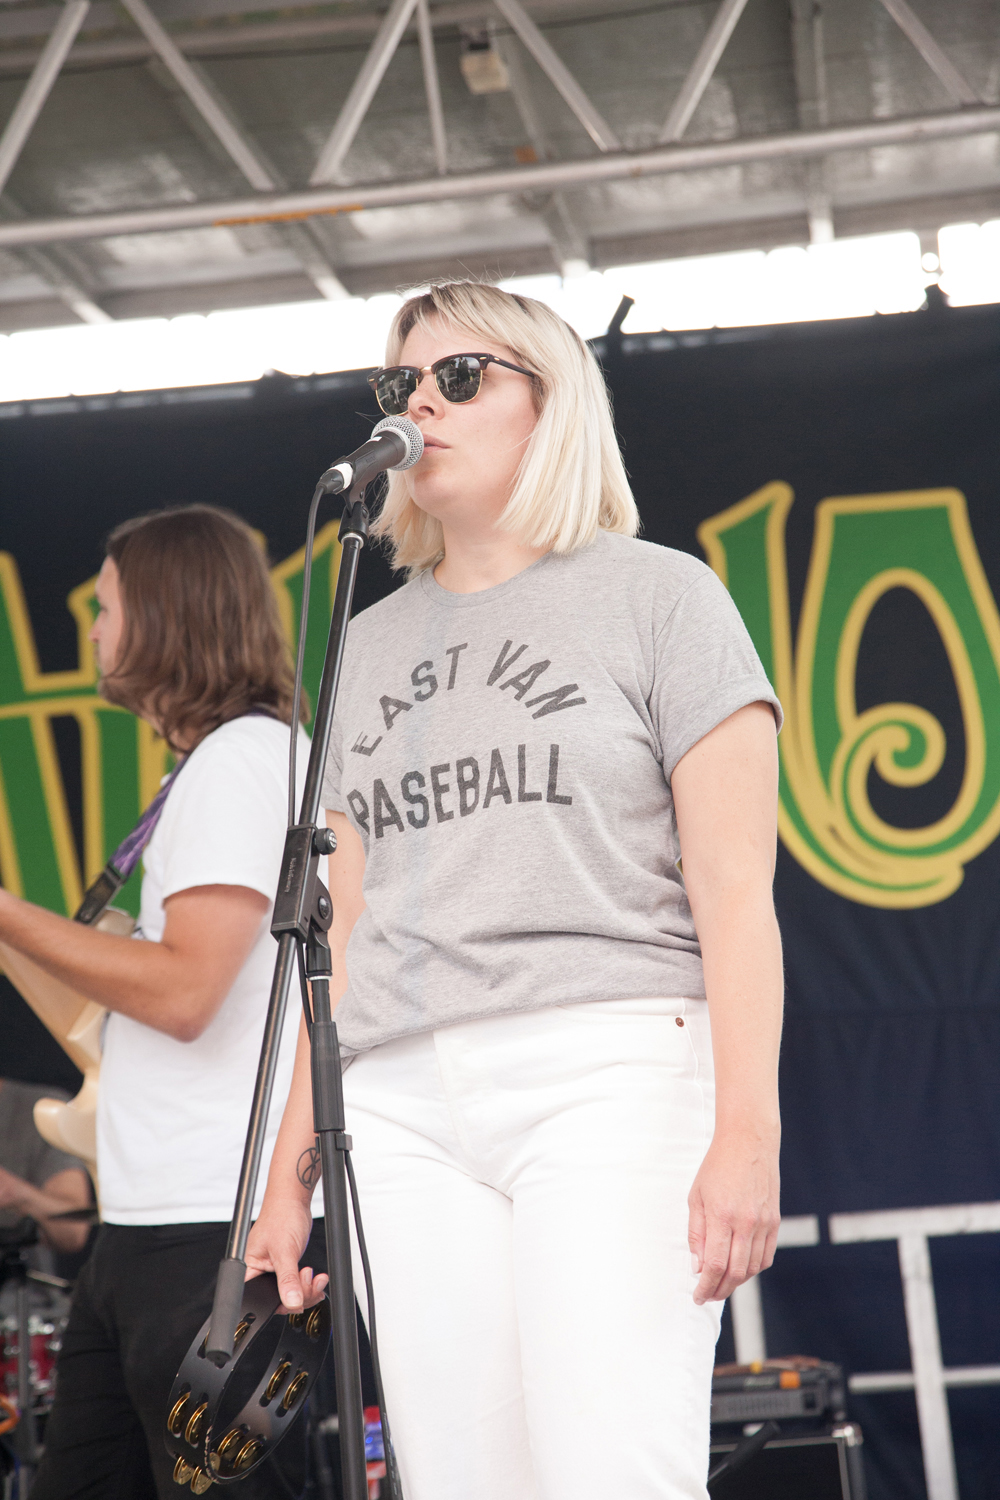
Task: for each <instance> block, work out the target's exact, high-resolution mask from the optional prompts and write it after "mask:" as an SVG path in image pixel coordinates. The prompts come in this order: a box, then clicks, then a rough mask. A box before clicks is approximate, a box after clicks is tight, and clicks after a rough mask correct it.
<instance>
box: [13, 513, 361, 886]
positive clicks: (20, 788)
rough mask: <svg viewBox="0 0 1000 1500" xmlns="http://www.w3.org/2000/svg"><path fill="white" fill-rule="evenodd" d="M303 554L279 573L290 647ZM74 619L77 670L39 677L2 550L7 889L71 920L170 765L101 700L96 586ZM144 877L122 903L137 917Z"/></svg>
mask: <svg viewBox="0 0 1000 1500" xmlns="http://www.w3.org/2000/svg"><path fill="white" fill-rule="evenodd" d="M337 524H338V523H337V522H331V524H330V525H329V526H327V527H325V528H324V529H323V530H322V531H321V532H320V534H319V536H318V537H317V538H316V550H315V555H314V560H313V568H312V591H311V594H310V601H309V625H310V628H309V637H308V642H307V647H306V672H305V676H306V686H307V687H309V688H314V687H315V686H316V685H317V684H318V682H319V678H320V673H321V671H322V664H323V653H324V651H325V649H326V636H327V630H328V628H329V621H330V613H331V609H332V604H333V594H334V589H335V586H336V573H337V567H338V565H339V556H340V547H339V544H338V542H337V536H336V532H337ZM304 567H305V557H304V550H303V551H299V552H296V553H294V554H293V555H292V556H291V557H289V558H288V559H287V560H286V561H285V562H283V563H281V564H279V566H278V567H276V568H274V569H273V570H272V573H271V578H272V581H273V583H274V588H275V593H276V595H277V599H278V606H279V609H280V611H281V617H282V623H283V624H284V626H285V631H286V634H287V636H288V639H289V640H290V641H291V643H292V645H293V648H294V646H295V644H296V638H297V631H298V618H299V606H300V604H301V600H302V579H303V574H304ZM68 604H69V609H70V612H71V614H72V615H73V618H74V619H75V621H76V627H77V653H78V665H77V666H76V667H74V668H73V669H72V670H70V671H68V672H43V671H41V669H40V667H39V663H38V654H37V651H36V649H35V637H34V632H33V630H32V628H31V620H30V618H29V615H28V609H27V605H26V603H25V599H24V593H23V591H22V588H21V580H20V577H19V575H18V571H17V564H16V563H15V562H14V559H13V558H12V557H11V556H10V555H9V554H7V553H0V881H2V883H3V884H4V885H5V886H6V887H7V889H8V890H10V891H13V892H15V894H17V895H19V896H26V897H27V898H28V900H30V901H36V902H38V903H39V904H40V905H42V906H47V907H50V908H51V909H52V910H53V911H58V912H63V913H65V914H66V915H69V914H70V913H72V912H73V911H75V910H76V908H77V906H78V905H79V903H80V899H81V897H82V894H83V890H84V887H85V885H87V884H89V882H90V881H91V880H93V878H94V877H95V875H97V873H98V872H99V871H100V870H101V869H102V868H103V867H104V865H105V864H106V862H107V860H108V859H109V858H110V856H111V854H112V853H113V852H114V850H115V849H116V848H117V846H118V845H119V844H120V843H121V841H122V839H123V838H124V837H125V835H126V834H127V833H128V832H129V831H130V830H131V829H132V828H133V827H134V825H135V823H136V822H137V821H138V819H139V815H140V813H141V811H142V809H143V808H144V807H145V806H146V805H147V803H149V802H150V801H151V799H152V798H153V796H154V795H155V793H156V791H157V789H158V788H159V784H160V778H161V777H162V776H163V774H164V772H165V771H166V769H167V767H168V764H169V761H168V752H167V749H166V746H165V745H164V744H163V741H162V740H159V739H157V738H156V736H155V735H154V734H153V732H152V730H151V729H150V728H149V726H148V725H147V724H143V723H142V722H141V720H138V719H135V718H133V716H132V715H131V714H129V713H125V712H124V710H122V709H119V708H115V707H113V706H112V705H111V704H109V703H105V702H103V700H102V699H101V698H99V697H98V695H97V671H96V668H95V665H94V657H93V652H92V650H91V646H90V642H89V641H88V640H87V632H88V631H89V629H90V626H91V624H92V622H93V618H94V579H93V578H91V579H88V580H87V582H86V583H82V584H80V586H79V587H78V588H76V589H74V590H73V592H72V593H71V594H70V596H69V600H68ZM61 719H72V720H75V722H76V725H77V727H78V729H79V736H80V767H81V779H82V803H83V870H82V871H81V869H80V860H79V858H78V855H77V849H76V842H75V840H74V837H73V827H72V822H71V819H70V813H69V805H68V800H67V797H66V791H65V787H64V785H63V777H62V773H61V770H60V765H59V758H58V755H57V752H56V735H55V731H54V727H53V726H54V724H55V723H57V722H58V721H59V720H61ZM139 884H140V875H139V873H138V872H136V874H135V875H134V876H133V877H132V879H131V880H130V881H129V883H128V885H127V886H126V887H125V889H124V890H123V891H122V893H121V895H120V896H119V897H118V901H119V903H120V904H121V905H124V906H127V907H128V909H129V910H130V911H132V912H133V913H137V912H138V909H139Z"/></svg>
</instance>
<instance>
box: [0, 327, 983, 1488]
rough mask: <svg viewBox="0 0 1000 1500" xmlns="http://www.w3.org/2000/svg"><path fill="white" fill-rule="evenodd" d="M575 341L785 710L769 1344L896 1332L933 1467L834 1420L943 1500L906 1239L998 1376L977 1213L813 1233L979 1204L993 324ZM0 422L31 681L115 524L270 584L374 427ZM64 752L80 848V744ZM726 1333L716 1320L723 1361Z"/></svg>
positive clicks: (267, 386) (16, 1013) (322, 406)
mask: <svg viewBox="0 0 1000 1500" xmlns="http://www.w3.org/2000/svg"><path fill="white" fill-rule="evenodd" d="M597 347H598V352H599V353H601V355H602V357H603V358H604V361H605V365H606V369H607V373H608V380H609V384H610V386H611V388H612V391H613V394H614V400H615V410H616V417H617V422H618V427H619V431H620V434H621V439H622V443H623V447H624V452H625V458H626V463H627V465H628V468H629V471H630V473H631V476H632V480H633V484H634V487H635V491H636V495H637V498H638V501H639V506H640V510H641V513H642V517H643V522H644V527H645V535H646V537H647V538H648V539H650V540H652V541H655V542H660V543H665V544H667V545H669V546H673V547H679V548H683V549H685V550H687V551H690V552H693V553H695V554H697V555H699V556H705V555H708V557H709V560H710V561H711V562H712V563H713V565H714V566H716V567H717V568H718V569H719V571H720V572H722V574H723V576H724V577H726V579H727V582H728V583H729V586H730V588H731V589H732V590H733V593H734V597H736V599H737V602H738V603H739V605H740V608H741V610H742V611H743V613H744V617H745V618H746V619H747V621H748V624H749V625H750V628H751V631H752V633H753V634H754V637H755V640H756V641H757V644H758V648H759V649H760V650H761V652H762V655H763V656H764V658H765V661H766V663H767V665H768V667H769V670H770V671H771V672H772V674H773V676H774V677H775V680H776V685H777V686H778V689H779V692H780V693H781V694H782V697H783V700H784V701H785V706H786V712H787V713H788V719H789V724H788V728H787V729H786V731H785V735H784V736H783V766H784V773H785V775H784V783H783V813H782V817H783V822H782V829H783V838H782V846H781V849H780V852H779V861H778V878H777V901H778V910H779V916H780V919H781V926H782V932H783V935H784V941H785V948H786V969H787V978H788V1009H787V1022H786V1028H785V1040H784V1046H783V1053H782V1094H783V1110H784V1121H785V1138H784V1149H783V1173H784V1190H783V1209H784V1212H785V1214H786V1215H790V1216H815V1219H816V1224H817V1228H818V1243H816V1244H815V1245H812V1246H805V1247H802V1248H785V1249H782V1250H780V1251H779V1253H778V1256H777V1259H776V1263H775V1266H774V1268H773V1269H772V1270H771V1271H770V1272H769V1273H767V1275H766V1276H765V1277H764V1278H762V1286H761V1294H762V1301H763V1313H764V1323H765V1327H766V1333H767V1344H768V1350H769V1352H770V1353H773V1354H787V1353H804V1354H816V1355H819V1356H822V1357H824V1358H828V1359H835V1360H839V1361H841V1362H842V1363H843V1364H844V1365H845V1366H846V1367H847V1368H848V1370H850V1371H852V1372H862V1373H863V1372H892V1371H897V1372H898V1371H904V1372H905V1371H908V1370H910V1369H911V1347H910V1339H916V1341H917V1343H918V1344H919V1345H920V1348H921V1349H922V1350H923V1353H922V1354H921V1355H920V1358H921V1360H922V1363H923V1368H924V1369H927V1370H929V1371H930V1375H929V1384H928V1385H927V1390H926V1392H925V1396H924V1397H923V1399H924V1406H925V1410H924V1430H925V1439H926V1440H928V1441H930V1442H931V1447H932V1449H934V1452H935V1455H936V1456H935V1459H934V1462H935V1464H937V1466H938V1473H937V1477H936V1478H932V1479H931V1481H930V1482H929V1484H927V1485H926V1486H925V1477H924V1466H923V1463H922V1459H921V1447H920V1427H919V1424H918V1417H917V1402H916V1399H915V1395H914V1391H913V1389H909V1390H905V1389H904V1390H898V1389H897V1390H895V1391H891V1390H890V1391H879V1392H875V1393H871V1392H868V1393H855V1394H854V1395H853V1396H852V1399H851V1409H852V1416H853V1417H854V1418H855V1419H856V1420H858V1421H859V1422H860V1423H861V1424H862V1426H863V1428H864V1432H865V1439H866V1442H865V1453H866V1459H867V1469H868V1475H869V1485H870V1493H871V1496H872V1500H888V1497H890V1496H892V1497H895V1496H914V1497H922V1496H923V1495H924V1494H925V1493H927V1492H928V1489H929V1490H930V1493H931V1495H932V1500H937V1497H941V1500H944V1497H946V1496H947V1494H948V1492H949V1481H948V1473H947V1471H948V1463H947V1454H946V1444H945V1449H942V1446H941V1443H940V1441H939V1440H938V1439H934V1438H933V1436H931V1437H930V1438H928V1434H931V1435H933V1423H934V1420H935V1401H936V1403H937V1405H936V1410H937V1416H938V1418H940V1415H941V1411H942V1409H943V1402H942V1399H941V1397H940V1394H938V1395H937V1396H935V1391H937V1392H938V1393H939V1392H940V1381H939V1380H938V1381H937V1383H935V1375H934V1363H935V1360H936V1359H937V1355H936V1353H935V1348H934V1334H933V1326H931V1330H930V1335H929V1339H930V1342H929V1343H928V1332H927V1320H926V1316H925V1318H924V1323H923V1325H922V1326H923V1330H924V1331H923V1333H922V1334H921V1332H920V1327H921V1324H920V1308H921V1306H922V1307H923V1309H924V1313H925V1314H926V1309H927V1296H926V1290H927V1281H926V1278H924V1279H923V1280H921V1277H920V1257H921V1254H922V1253H923V1252H922V1247H924V1246H929V1254H930V1266H931V1270H932V1273H933V1288H934V1292H935V1293H936V1306H937V1316H938V1324H939V1328H940V1343H941V1358H942V1359H943V1364H944V1366H945V1367H946V1368H967V1367H980V1366H998V1365H1000V1297H998V1296H997V1285H998V1272H1000V1233H998V1232H996V1231H997V1230H1000V1218H997V1217H995V1216H994V1215H995V1213H996V1210H995V1209H993V1210H990V1209H982V1210H979V1213H978V1217H977V1216H976V1214H975V1213H974V1214H972V1215H971V1216H970V1215H966V1216H965V1218H964V1219H961V1216H958V1217H956V1216H955V1215H952V1216H950V1217H949V1216H947V1215H946V1216H945V1217H944V1218H943V1219H941V1220H940V1221H939V1222H937V1223H936V1224H935V1223H934V1222H932V1220H931V1219H930V1218H929V1217H928V1215H927V1214H926V1213H924V1214H919V1213H918V1214H917V1215H916V1216H915V1217H914V1218H911V1219H906V1220H891V1221H889V1223H888V1227H886V1225H885V1224H882V1226H881V1228H880V1225H879V1222H875V1221H872V1220H871V1219H862V1220H861V1221H847V1223H846V1225H843V1224H842V1225H841V1228H840V1230H839V1231H838V1229H837V1227H836V1225H834V1226H833V1235H832V1236H831V1224H830V1217H831V1215H843V1214H862V1215H864V1214H872V1213H874V1212H876V1211H886V1210H906V1209H912V1210H927V1209H928V1208H931V1207H933V1206H934V1205H963V1204H965V1205H977V1204H979V1205H990V1204H995V1203H996V1200H998V1199H1000V1121H998V1093H1000V1087H998V1086H1000V1066H998V1057H1000V1009H998V1004H997V1000H998V981H1000V943H998V941H997V923H998V919H1000V889H998V877H1000V845H998V844H997V843H996V842H995V839H996V835H997V832H998V829H1000V620H998V618H997V613H996V607H995V605H994V603H993V598H994V596H996V594H997V592H998V590H1000V521H998V509H997V499H998V496H997V458H998V434H1000V402H998V398H1000V378H998V354H1000V308H974V309H961V310H957V309H953V310H944V311H936V312H935V311H930V312H921V313H914V314H909V315H905V316H901V317H892V318H874V319H866V320H858V321H853V322H846V323H831V324H816V325H809V326H797V327H788V328H780V329H754V330H732V331H726V332H719V333H715V334H700V335H676V336H669V335H656V336H636V337H633V338H626V339H625V340H624V341H622V342H620V343H618V344H617V345H616V344H615V343H614V342H612V343H611V344H610V345H608V344H606V343H604V342H603V341H598V346H597ZM0 412H2V415H3V416H4V417H5V418H6V420H3V421H0V445H2V454H3V462H2V475H3V479H2V485H3V490H2V507H3V509H2V515H3V536H2V545H3V548H4V550H5V551H6V552H7V553H9V554H11V555H12V556H13V558H14V559H15V561H16V563H17V566H18V568H19V569H20V574H21V577H22V580H23V584H24V591H25V596H26V601H27V606H28V611H29V614H30V618H31V623H32V625H33V629H34V634H35V638H36V641H37V646H38V652H39V657H40V665H41V668H42V670H43V671H48V672H55V671H64V670H67V669H69V668H71V667H72V666H73V665H74V664H75V663H76V659H77V658H76V651H77V635H76V627H75V625H74V623H73V621H72V619H71V617H70V615H69V613H68V612H67V609H66V599H67V595H68V594H69V593H70V591H71V590H72V589H73V588H75V587H77V586H78V585H79V584H80V583H81V582H83V581H84V580H85V579H86V578H88V577H89V576H90V575H91V574H93V573H94V572H95V571H96V569H97V567H98V566H99V564H100V560H101V539H102V537H103V536H104V535H105V533H106V532H107V531H108V529H109V528H110V527H111V526H113V525H114V524H115V523H116V522H118V521H120V520H122V519H123V518H125V517H127V516H131V515H134V514H136V513H138V512H141V511H145V510H148V509H152V508H155V507H159V506H164V505H171V504H176V503H184V502H190V501H194V500H200V501H209V502H213V503H217V504H223V505H227V506H231V507H232V508H233V509H234V510H236V511H238V512H239V513H240V514H241V515H243V516H244V517H246V519H247V520H249V521H250V522H251V523H252V524H253V525H254V526H256V527H258V528H260V530H261V531H262V532H264V533H265V535H266V536H267V538H268V542H269V545H270V549H271V554H272V557H273V559H274V560H275V561H279V560H281V559H283V558H285V557H287V556H289V555H290V554H291V553H292V552H294V551H295V550H296V548H298V547H299V546H301V542H302V539H303V533H304V524H305V513H306V506H307V502H308V498H309V495H310V492H311V489H312V485H313V483H314V481H315V478H316V476H317V475H318V473H319V472H320V471H321V470H322V469H323V468H324V467H325V466H326V465H327V464H329V463H330V462H331V461H332V460H333V459H334V458H335V457H337V456H338V455H340V454H342V453H344V452H347V451H349V450H350V449H351V448H353V447H354V446H356V445H357V444H358V443H359V442H361V441H363V440H364V438H365V436H366V434H367V432H368V431H369V429H370V426H371V423H372V420H373V419H374V418H375V416H376V411H375V408H374V405H373V402H372V400H371V398H370V393H369V392H368V390H367V387H366V385H365V384H364V380H363V377H361V376H358V375H348V376H338V377H325V378H313V379H311V380H307V381H291V380H288V379H286V378H283V377H278V376H276V377H272V378H267V379H265V380H263V381H261V382H259V383H258V384H257V385H256V386H251V387H243V388H220V389H219V390H218V391H216V392H214V393H212V392H209V391H205V392H188V393H175V394H174V395H173V396H171V397H168V396H166V395H164V394H162V393H161V394H159V395H156V394H154V395H150V396H147V397H128V398H123V397H117V398H102V399H101V400H99V401H98V400H91V401H86V402H80V401H78V402H62V403H60V402H45V403H37V404H35V405H34V406H30V407H23V408H12V407H8V408H6V409H0ZM963 496H964V503H963V499H962V497H963ZM750 497H752V498H750ZM792 497H794V499H792ZM743 501H747V504H745V505H740V504H739V503H740V502H743ZM827 501H830V502H833V503H830V504H824V502H827ZM790 502H791V503H790ZM966 505H967V516H968V520H966V509H965V507H966ZM733 507H737V508H736V509H735V510H733ZM789 507H790V508H789ZM786 513H787V520H786V519H785V516H786ZM706 522H709V523H710V524H709V525H707V526H706V524H705V523H706ZM970 523H971V530H970ZM699 532H700V535H699ZM783 533H784V547H785V549H786V550H783V547H782V535H783ZM810 569H811V571H810ZM807 575H808V578H809V583H808V587H807ZM786 582H787V595H786V593H785V588H786ZM392 587H393V580H392V577H391V575H390V573H389V570H388V568H387V567H386V565H385V563H384V561H383V560H382V559H381V558H378V557H372V556H367V557H366V558H364V559H363V560H362V566H361V578H360V583H359V589H358V605H359V607H363V606H364V605H366V604H368V603H370V602H372V601H373V600H374V599H376V598H378V597H380V596H381V595H382V594H383V593H385V592H386V591H387V590H389V589H390V588H392ZM789 617H790V620H791V625H792V627H793V633H795V634H796V645H795V650H794V657H795V673H796V675H794V676H793V675H792V656H793V652H792V648H791V644H790V636H789ZM594 621H595V629H599V628H600V600H599V599H598V600H595V612H594ZM57 744H58V749H59V755H60V762H61V766H62V774H63V779H64V782H65V784H66V788H67V795H68V799H69V803H70V812H71V816H72V819H73V822H74V826H75V836H76V840H77V843H78V844H79V841H80V838H81V826H82V825H81V814H80V810H79V803H80V799H81V782H80V754H79V748H78V745H75V744H74V741H73V739H72V736H71V735H68V734H66V733H61V732H57ZM11 779H12V778H11V774H10V772H8V773H7V775H6V781H7V795H8V798H10V796H11V794H12V793H13V792H15V790H16V788H15V787H13V786H11V785H10V782H11ZM0 853H2V851H0ZM22 858H23V855H22ZM2 1005H3V1010H2V1015H0V1025H2V1039H3V1052H4V1060H3V1064H2V1069H3V1071H4V1072H6V1073H8V1074H11V1075H14V1076H17V1077H21V1078H25V1079H32V1080H39V1081H46V1082H62V1083H63V1084H64V1085H66V1086H67V1087H72V1086H73V1085H74V1074H73V1070H72V1069H71V1068H69V1066H68V1064H67V1063H66V1060H65V1058H64V1057H63V1055H62V1053H61V1052H60V1051H59V1050H58V1048H56V1047H55V1045H54V1043H52V1042H51V1041H50V1039H49V1038H48V1037H47V1034H46V1033H45V1032H43V1031H42V1029H41V1027H40V1026H39V1025H38V1024H37V1023H36V1022H35V1021H34V1018H33V1017H32V1016H31V1015H30V1013H28V1012H27V1009H26V1007H25V1006H24V1005H23V1003H21V1002H20V1001H19V999H18V998H17V997H16V996H14V995H13V992H12V991H10V989H9V987H7V988H6V989H5V991H4V994H3V997H2ZM960 1220H961V1222H960ZM852 1222H853V1225H854V1227H853V1230H852V1227H851V1225H852ZM957 1229H965V1230H975V1231H977V1232H972V1233H963V1234H959V1233H957V1232H956V1230H957ZM928 1233H929V1234H930V1238H929V1239H922V1238H921V1235H926V1234H928ZM900 1235H904V1236H905V1235H908V1236H909V1238H908V1239H907V1240H906V1241H905V1243H904V1244H903V1245H902V1248H901V1249H900V1247H898V1246H897V1240H898V1238H899V1236H900ZM808 1237H809V1236H808V1234H807V1235H806V1238H808ZM848 1239H852V1240H856V1241H857V1242H853V1243H844V1242H843V1241H845V1240H848ZM901 1253H903V1254H906V1255H909V1257H910V1258H909V1261H908V1265H909V1267H910V1273H911V1274H910V1282H909V1285H910V1289H911V1298H910V1306H909V1314H910V1325H909V1338H908V1323H907V1306H906V1304H905V1302H904V1291H903V1281H902V1279H901V1275H900V1254H901ZM914 1256H915V1257H916V1259H915V1260H914ZM914 1268H915V1269H914ZM921 1289H922V1290H921ZM921 1297H922V1298H923V1300H922V1302H921ZM732 1337H733V1336H732V1330H731V1323H730V1320H729V1318H728V1316H727V1322H726V1327H725V1329H724V1333H723V1342H722V1345H721V1346H720V1352H721V1353H722V1354H723V1355H726V1354H729V1356H730V1357H731V1351H732V1348H733V1343H732ZM928 1361H929V1363H928ZM973 1381H974V1383H971V1384H965V1385H956V1384H953V1386H952V1388H951V1389H950V1390H949V1391H948V1395H947V1398H946V1400H947V1409H948V1410H950V1419H951V1429H952V1433H953V1437H954V1449H955V1460H956V1465H957V1472H958V1482H959V1493H960V1494H961V1496H962V1500H987V1497H992V1496H995V1495H996V1494H997V1493H998V1492H1000V1390H998V1388H997V1386H996V1384H993V1385H991V1384H989V1383H983V1382H982V1381H979V1382H978V1383H976V1381H975V1376H973ZM942 1453H944V1457H943V1458H942Z"/></svg>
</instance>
